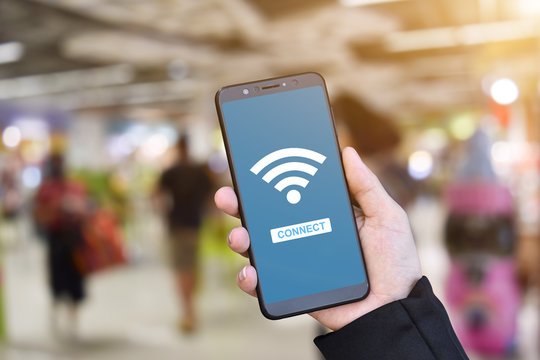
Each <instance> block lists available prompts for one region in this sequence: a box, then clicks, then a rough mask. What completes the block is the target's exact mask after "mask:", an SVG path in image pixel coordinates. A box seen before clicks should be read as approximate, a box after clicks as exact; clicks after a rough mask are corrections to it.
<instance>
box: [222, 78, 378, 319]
mask: <svg viewBox="0 0 540 360" xmlns="http://www.w3.org/2000/svg"><path fill="white" fill-rule="evenodd" d="M294 81H297V85H294V84H293V82H294ZM276 83H277V84H280V85H279V86H277V87H276V86H273V85H275V84H276ZM282 83H286V84H287V85H286V86H282V85H281V84H282ZM312 86H321V87H322V88H323V90H324V94H325V98H326V107H327V110H328V114H329V117H330V121H331V122H332V131H333V138H334V144H335V146H336V150H337V152H338V156H339V159H340V167H341V176H343V179H344V180H345V181H344V183H345V185H346V187H347V194H348V195H347V196H348V200H349V203H350V204H351V206H350V210H349V212H350V216H351V217H352V219H353V221H355V219H354V209H353V205H352V203H351V199H350V195H349V185H348V184H347V181H346V178H345V172H344V170H343V159H342V156H341V148H340V146H339V142H338V138H337V133H336V128H335V120H334V115H333V112H332V108H331V105H330V101H329V97H328V91H327V88H326V83H325V81H324V78H323V77H322V76H321V75H320V74H318V73H315V72H307V73H301V74H293V75H287V76H280V77H274V78H269V79H263V80H257V81H251V82H246V83H240V84H235V85H230V86H225V87H223V88H221V89H219V90H218V91H217V93H216V96H215V102H216V109H217V113H218V118H219V124H220V127H221V134H222V137H223V143H224V144H225V149H226V153H227V161H228V163H229V169H230V173H231V178H232V181H233V185H234V190H235V192H236V196H237V197H238V211H239V215H240V220H241V222H242V226H244V227H246V222H245V217H244V211H243V206H242V204H243V202H242V197H241V194H240V191H239V189H238V183H237V179H236V170H235V168H234V162H233V159H232V156H231V151H230V144H229V138H228V136H227V128H226V126H225V121H224V119H223V113H222V111H221V106H222V104H223V103H225V102H229V101H235V100H241V99H249V98H253V97H258V96H265V95H269V94H273V93H278V92H286V91H291V90H295V89H302V88H307V87H312ZM254 87H258V88H259V91H254V90H253V89H254ZM265 87H270V88H267V89H263V88H265ZM246 88H247V89H248V90H250V91H249V93H248V94H244V93H243V92H242V90H243V89H246ZM355 233H356V237H357V241H358V247H359V251H360V255H361V256H362V265H363V268H364V272H365V274H366V281H365V282H363V283H360V284H356V285H353V286H349V287H344V288H338V289H334V290H331V291H326V292H321V293H317V294H312V295H307V296H303V297H299V298H293V299H289V300H284V301H279V302H274V303H266V302H265V301H264V296H262V293H261V288H260V284H259V281H258V282H257V289H256V292H257V297H258V300H259V307H260V309H261V312H262V314H263V315H264V316H265V317H266V318H268V319H271V320H277V319H282V318H286V317H290V316H295V315H300V314H304V313H309V312H312V311H317V310H322V309H327V308H330V307H335V306H339V305H343V304H348V303H352V302H356V301H359V300H362V299H364V298H365V297H366V296H367V295H368V294H369V290H370V286H369V276H368V273H367V268H366V265H365V259H364V252H363V251H362V246H361V243H360V236H359V234H358V228H357V227H355ZM248 254H249V260H250V263H251V265H252V266H253V267H255V268H256V269H257V265H256V261H255V257H254V256H253V252H252V251H251V247H250V248H249V249H248ZM258 280H259V279H258ZM353 294H360V295H359V296H357V295H353ZM344 297H345V298H346V299H345V300H343V298H344ZM322 300H324V301H322Z"/></svg>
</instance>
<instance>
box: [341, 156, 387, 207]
mask: <svg viewBox="0 0 540 360" xmlns="http://www.w3.org/2000/svg"><path fill="white" fill-rule="evenodd" d="M342 155H343V165H344V166H345V176H346V177H347V183H348V184H349V189H350V191H351V193H352V194H353V196H354V198H355V199H356V201H358V204H360V207H361V208H362V211H363V212H364V215H366V216H367V217H372V216H379V215H383V214H384V213H385V212H386V211H387V210H388V209H389V207H391V206H392V205H393V203H394V201H393V200H392V198H391V197H390V195H388V193H387V192H386V190H384V188H383V186H382V185H381V182H380V181H379V179H378V178H377V177H376V176H375V174H373V172H372V171H371V170H370V169H369V168H368V167H367V166H366V164H364V163H363V162H362V160H361V159H360V156H359V155H358V153H357V152H356V150H354V149H353V148H352V147H346V148H345V149H343V153H342Z"/></svg>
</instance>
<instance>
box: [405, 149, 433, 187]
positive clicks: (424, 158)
mask: <svg viewBox="0 0 540 360" xmlns="http://www.w3.org/2000/svg"><path fill="white" fill-rule="evenodd" d="M408 170H409V175H411V177H412V178H413V179H416V180H422V179H425V178H427V177H428V176H429V175H430V174H431V172H432V171H433V156H431V154H430V153H428V152H427V151H424V150H419V151H415V152H413V153H412V154H411V156H409V167H408Z"/></svg>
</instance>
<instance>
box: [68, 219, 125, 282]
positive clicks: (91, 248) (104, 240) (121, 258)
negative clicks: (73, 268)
mask: <svg viewBox="0 0 540 360" xmlns="http://www.w3.org/2000/svg"><path fill="white" fill-rule="evenodd" d="M74 257H75V262H76V264H77V267H78V269H79V271H81V273H83V274H85V275H87V274H91V273H96V272H98V271H103V270H106V269H109V268H111V267H114V266H118V265H123V264H126V261H127V259H126V256H125V253H124V239H123V237H122V233H121V228H120V226H119V224H118V221H117V220H116V216H115V215H114V213H113V212H111V211H108V210H106V209H97V210H95V211H94V212H92V213H90V214H87V215H86V216H85V220H84V224H83V241H82V243H81V244H80V245H79V246H78V247H77V248H76V249H75V252H74Z"/></svg>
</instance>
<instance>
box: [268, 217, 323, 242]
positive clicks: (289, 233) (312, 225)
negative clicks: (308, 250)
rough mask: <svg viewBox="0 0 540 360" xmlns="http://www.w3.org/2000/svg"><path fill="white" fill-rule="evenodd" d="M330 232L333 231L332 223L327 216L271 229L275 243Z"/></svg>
mask: <svg viewBox="0 0 540 360" xmlns="http://www.w3.org/2000/svg"><path fill="white" fill-rule="evenodd" d="M329 232H332V224H331V223H330V219H329V218H326V219H319V220H313V221H308V222H305V223H301V224H296V225H289V226H284V227H280V228H277V229H271V230H270V235H271V236H272V242H273V243H274V244H275V243H279V242H283V241H289V240H294V239H300V238H304V237H308V236H314V235H320V234H325V233H329Z"/></svg>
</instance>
